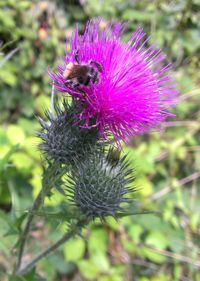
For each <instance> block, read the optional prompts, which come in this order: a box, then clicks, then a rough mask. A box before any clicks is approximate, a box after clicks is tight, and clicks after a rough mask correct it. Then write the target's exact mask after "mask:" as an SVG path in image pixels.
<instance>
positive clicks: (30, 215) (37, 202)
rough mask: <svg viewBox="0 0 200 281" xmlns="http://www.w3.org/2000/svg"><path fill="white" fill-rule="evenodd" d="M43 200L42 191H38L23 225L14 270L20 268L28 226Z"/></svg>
mask: <svg viewBox="0 0 200 281" xmlns="http://www.w3.org/2000/svg"><path fill="white" fill-rule="evenodd" d="M43 198H44V192H43V189H42V190H41V191H40V193H39V194H38V196H37V198H36V199H35V201H34V203H33V206H32V208H31V210H30V212H29V213H28V219H27V223H26V225H25V228H24V231H23V233H22V236H21V240H20V246H19V253H18V259H17V264H16V270H18V269H19V268H20V266H21V262H22V257H23V253H24V246H25V243H26V239H27V236H28V233H29V230H30V226H31V223H32V220H33V217H34V214H35V211H36V210H38V209H39V208H40V206H41V204H42V202H43Z"/></svg>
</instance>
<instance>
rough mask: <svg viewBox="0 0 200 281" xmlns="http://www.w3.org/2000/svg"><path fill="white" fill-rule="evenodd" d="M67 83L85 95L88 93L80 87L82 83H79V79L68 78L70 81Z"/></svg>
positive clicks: (66, 83)
mask: <svg viewBox="0 0 200 281" xmlns="http://www.w3.org/2000/svg"><path fill="white" fill-rule="evenodd" d="M65 85H66V86H69V87H70V88H72V89H73V90H75V91H78V92H80V93H81V94H83V95H84V96H85V95H86V94H85V92H84V91H83V90H81V89H80V88H79V86H80V83H78V82H77V81H71V80H68V81H66V82H65Z"/></svg>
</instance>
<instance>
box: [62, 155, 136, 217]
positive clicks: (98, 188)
mask: <svg viewBox="0 0 200 281" xmlns="http://www.w3.org/2000/svg"><path fill="white" fill-rule="evenodd" d="M110 159H111V153H110V152H109V153H108V154H107V156H106V155H105V153H103V152H102V150H96V151H94V152H93V153H91V154H90V156H89V157H86V158H85V160H84V161H83V162H78V161H76V163H75V165H74V169H73V171H72V174H71V177H70V180H69V185H68V187H67V190H68V192H69V194H70V195H69V197H70V200H71V201H72V202H73V203H74V204H75V205H76V206H77V207H78V209H79V210H80V212H81V213H82V214H84V215H85V216H86V217H88V218H93V219H94V218H96V217H99V218H101V219H104V218H105V217H106V216H113V217H116V216H117V213H119V212H123V211H124V210H125V205H127V204H129V203H131V202H132V201H133V200H132V199H130V198H128V197H127V195H128V194H130V193H132V192H133V191H134V189H133V188H130V187H128V185H129V184H130V183H131V182H132V180H133V176H132V170H131V169H130V168H129V167H128V163H127V161H126V157H123V158H122V159H118V160H115V161H110ZM124 203H125V205H124ZM126 203H127V204H126Z"/></svg>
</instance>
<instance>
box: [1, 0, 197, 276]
mask: <svg viewBox="0 0 200 281" xmlns="http://www.w3.org/2000/svg"><path fill="white" fill-rule="evenodd" d="M96 16H102V17H103V18H104V21H105V24H106V21H107V20H110V19H116V18H118V19H120V20H128V21H129V28H128V30H127V32H126V34H125V38H128V36H130V34H131V33H132V32H134V30H135V28H136V27H137V26H138V25H140V26H142V27H143V28H144V30H145V31H146V32H147V33H148V34H150V35H151V41H152V42H156V44H157V45H158V46H160V47H161V48H162V49H163V50H164V52H165V53H167V54H168V56H169V60H171V61H172V62H173V63H174V69H175V73H174V79H175V80H176V82H177V84H178V88H179V90H180V93H181V94H180V97H179V100H178V106H177V107H176V109H174V111H173V112H174V113H175V114H176V118H173V120H169V121H171V122H170V123H168V124H166V125H165V127H164V129H165V130H164V131H163V132H161V133H151V134H149V135H144V136H142V137H135V138H134V139H133V140H132V141H131V143H130V146H129V147H126V148H125V152H128V153H129V158H130V160H131V163H132V166H133V167H134V168H135V170H136V171H135V174H136V185H137V186H138V187H139V190H138V192H137V194H136V198H137V199H139V201H140V202H141V205H142V207H143V208H146V209H150V210H160V211H161V213H162V215H161V216H156V215H153V214H148V215H147V214H146V215H138V216H132V217H126V218H123V219H121V220H120V221H118V222H116V221H114V220H113V219H109V220H108V221H107V223H105V224H104V225H103V226H102V225H101V224H100V223H99V222H96V223H95V224H94V223H93V224H91V225H90V227H89V228H87V229H85V230H84V237H85V238H86V239H82V238H75V239H73V240H71V241H70V242H68V243H66V244H65V245H64V247H62V248H61V249H59V250H58V251H56V253H55V254H53V255H51V256H49V257H48V258H46V259H45V260H44V261H42V262H41V263H40V264H39V265H38V269H39V272H40V274H41V276H43V277H44V280H48V281H68V280H73V281H78V280H99V281H121V280H125V281H126V280H127V281H132V280H134V281H135V280H137V281H148V280H150V281H171V280H172V281H179V280H180V281H191V280H197V281H198V280H200V270H199V269H200V190H199V185H200V181H199V178H200V144H199V143H200V123H199V119H200V107H199V104H200V87H199V84H200V71H199V69H200V0H193V1H192V0H179V1H160V0H155V1H149V0H143V1H134V0H115V1H113V0H105V1H103V0H96V1H95V0H80V1H78V0H77V1H65V0H57V1H56V0H52V1H20V0H18V1H16V0H1V1H0V280H1V281H5V280H7V274H8V273H9V271H10V270H11V269H12V264H13V263H14V260H15V252H14V250H13V246H14V244H15V242H16V241H17V237H18V234H19V233H20V228H21V222H22V221H23V214H24V210H27V209H28V208H29V207H30V206H31V204H32V201H33V198H34V197H35V196H36V194H37V193H38V191H39V190H40V187H41V174H42V161H41V156H40V153H39V151H38V150H37V143H38V139H37V138H36V132H37V130H38V129H39V125H38V122H37V119H36V116H38V115H40V116H43V114H44V110H45V109H47V108H48V106H49V102H50V92H51V86H50V83H49V82H50V81H49V77H48V75H47V67H48V66H50V67H52V68H54V67H55V66H56V65H57V63H58V62H59V61H60V60H61V57H62V56H63V55H64V53H65V40H66V38H69V37H70V35H71V32H72V31H73V27H74V24H75V23H76V22H78V23H79V25H80V28H81V29H83V28H84V24H85V22H86V21H87V20H88V19H90V18H92V17H96ZM62 201H65V200H64V199H63V196H62V195H60V194H58V193H57V192H55V193H54V195H53V197H52V198H51V200H46V206H48V209H49V210H51V211H55V210H56V208H57V206H58V205H59V204H60V202H62ZM65 228H66V225H65V224H63V223H62V220H61V219H59V218H57V219H55V218H54V219H52V218H51V219H50V218H48V215H47V217H45V218H44V217H43V216H42V217H40V216H39V215H38V216H36V219H35V224H34V226H33V228H32V230H31V233H30V239H29V243H28V247H27V249H26V253H27V254H26V255H25V256H24V261H25V262H27V261H29V260H30V259H31V258H32V257H33V255H35V254H36V253H37V252H38V250H40V249H41V248H45V247H46V246H47V245H49V244H50V243H52V241H54V240H56V239H58V238H59V237H60V236H61V234H62V233H63V231H64V230H65ZM20 280H22V279H20ZM23 280H24V279H23ZM28 280H29V281H32V280H36V279H34V278H32V277H31V276H30V277H29V279H28Z"/></svg>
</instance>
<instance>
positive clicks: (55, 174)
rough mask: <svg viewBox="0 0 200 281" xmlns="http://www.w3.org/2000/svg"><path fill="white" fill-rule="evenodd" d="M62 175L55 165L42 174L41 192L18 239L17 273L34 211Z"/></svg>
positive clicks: (58, 167)
mask: <svg viewBox="0 0 200 281" xmlns="http://www.w3.org/2000/svg"><path fill="white" fill-rule="evenodd" d="M62 173H63V171H62V169H61V168H60V166H58V164H57V163H54V164H51V165H50V166H49V167H48V168H47V169H46V170H45V172H44V175H43V180H42V190H41V191H40V193H39V194H38V196H37V198H36V199H35V201H34V203H33V206H32V208H31V210H30V211H29V213H28V218H27V223H26V225H25V228H24V230H23V233H22V235H21V237H20V243H19V252H18V258H17V263H16V269H15V271H18V270H19V269H20V267H21V262H22V257H23V253H24V246H25V243H26V240H27V236H28V233H29V230H30V226H31V223H32V220H33V218H34V215H35V213H36V211H37V210H38V209H39V208H40V207H41V205H42V204H43V201H44V198H45V196H46V195H47V194H48V193H49V191H50V190H51V188H52V187H53V186H54V185H55V183H56V181H57V180H60V178H61V177H62Z"/></svg>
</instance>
